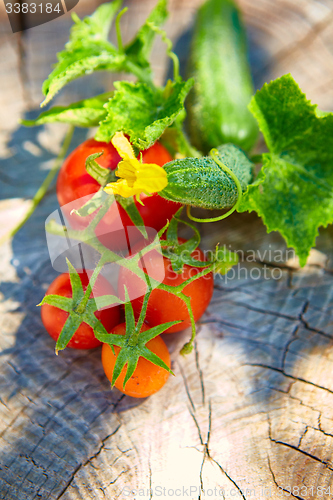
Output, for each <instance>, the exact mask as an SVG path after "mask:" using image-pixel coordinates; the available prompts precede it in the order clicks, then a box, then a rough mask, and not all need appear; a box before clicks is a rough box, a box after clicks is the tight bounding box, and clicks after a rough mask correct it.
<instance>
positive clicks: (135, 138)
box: [95, 77, 193, 149]
mask: <svg viewBox="0 0 333 500" xmlns="http://www.w3.org/2000/svg"><path fill="white" fill-rule="evenodd" d="M192 85H193V81H192V79H191V80H188V81H186V82H184V81H183V80H182V79H181V78H180V77H178V79H177V80H176V81H175V82H170V81H169V82H168V83H167V85H166V87H165V88H164V89H153V88H151V87H149V86H148V85H146V84H145V83H142V82H137V83H130V82H124V81H122V82H115V83H114V86H115V88H116V91H115V94H114V97H113V98H112V99H110V100H109V101H108V103H107V104H106V105H105V108H106V110H107V116H106V118H105V120H103V121H102V123H101V124H100V127H99V129H98V131H97V133H96V136H95V138H96V140H98V141H105V142H109V141H110V140H111V139H112V137H113V136H114V134H115V133H116V132H118V131H122V132H124V134H127V135H129V137H130V141H131V143H132V144H133V145H134V146H136V147H137V148H139V149H147V148H149V147H150V146H151V145H152V144H154V142H155V141H156V140H157V139H158V138H159V137H160V136H161V135H162V134H163V132H164V130H165V129H166V128H167V127H169V126H170V125H171V124H172V123H173V122H174V121H175V119H176V118H177V116H178V115H179V114H180V113H181V112H182V111H183V109H184V100H185V98H186V96H187V94H188V92H189V90H190V88H191V87H192Z"/></svg>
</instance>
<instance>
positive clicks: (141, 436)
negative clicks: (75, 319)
mask: <svg viewBox="0 0 333 500" xmlns="http://www.w3.org/2000/svg"><path fill="white" fill-rule="evenodd" d="M154 3H155V2H151V1H150V2H146V1H144V2H143V1H142V2H135V1H134V0H132V1H131V2H129V7H130V8H129V11H128V13H127V20H126V18H125V17H124V18H123V20H122V23H123V24H124V28H125V31H126V35H125V37H127V38H129V37H130V35H131V33H133V31H134V29H135V28H136V27H138V26H139V25H140V23H142V21H143V20H144V18H145V16H146V14H147V12H148V11H149V9H150V8H151V7H152V6H153V5H154ZM200 3H201V2H199V1H193V0H191V1H190V0H187V1H185V0H183V1H179V0H173V1H171V2H170V10H171V17H170V20H169V21H168V23H167V25H166V30H167V32H168V34H169V35H170V36H171V38H172V39H173V40H174V41H175V42H177V40H178V43H176V50H177V51H178V52H179V54H180V58H181V61H182V62H183V63H184V62H185V61H186V57H187V47H188V44H187V42H188V39H189V37H188V35H186V34H184V33H185V32H186V31H187V30H188V29H189V27H190V25H191V22H192V20H193V15H194V13H195V8H196V6H197V5H199V4H200ZM240 5H241V7H242V8H243V11H244V18H245V21H246V23H247V27H248V33H249V39H250V58H251V63H252V67H253V72H254V77H255V83H256V85H257V86H261V84H262V83H263V82H264V81H267V80H270V79H271V78H275V77H277V76H280V75H282V74H283V73H287V72H291V73H292V75H293V76H294V78H295V79H296V80H297V81H298V83H299V84H300V87H301V88H302V89H303V90H304V92H305V93H306V94H307V96H308V97H309V98H311V99H312V100H313V102H316V103H318V104H319V106H320V107H321V108H323V109H328V110H329V109H332V106H333V88H332V81H333V54H332V47H333V36H332V23H333V5H332V2H331V1H330V0H322V1H319V0H318V1H316V0H302V1H298V2H294V1H292V0H284V1H282V0H278V1H274V2H272V1H271V0H258V1H256V2H252V1H250V0H242V1H241V2H240ZM91 6H92V3H90V4H89V2H87V1H82V3H81V2H80V5H79V6H78V8H79V13H81V14H82V13H83V12H85V11H88V12H89V11H91V8H90V7H91ZM69 26H70V20H69V16H68V15H67V16H66V17H64V18H59V19H58V20H56V21H53V22H52V23H50V24H49V25H44V26H40V27H38V28H34V29H32V30H30V31H27V32H26V33H25V35H24V36H22V35H19V34H15V35H13V34H11V33H10V30H9V25H8V23H7V20H6V18H5V17H4V16H3V17H2V24H1V25H0V51H1V58H0V75H1V85H0V87H1V95H0V104H1V106H0V154H1V159H0V221H1V222H0V224H1V227H0V236H1V235H2V234H3V233H4V232H5V230H6V229H10V227H11V226H14V225H15V223H16V221H17V220H19V218H20V217H21V216H22V214H23V213H24V212H25V210H26V209H27V206H28V205H29V202H27V199H29V198H31V197H32V196H33V194H34V192H35V191H36V189H37V188H38V186H39V185H40V183H41V182H42V180H43V179H44V177H45V175H46V170H47V169H48V168H50V165H51V163H52V160H53V159H54V157H55V156H56V154H57V152H58V148H59V144H60V143H61V140H62V137H63V135H64V132H65V130H66V127H62V126H58V125H57V126H55V125H54V126H53V125H52V126H46V127H39V128H36V129H34V128H33V129H26V128H24V127H21V126H20V125H18V119H19V118H23V117H27V116H30V117H31V116H36V114H37V113H38V110H37V104H38V103H39V102H40V101H41V98H42V96H41V91H40V88H41V83H42V81H43V80H44V79H45V77H46V76H47V75H48V73H49V71H50V66H51V64H52V63H54V62H55V60H56V59H55V53H56V51H57V50H60V49H61V48H62V47H63V45H64V43H65V41H66V39H67V36H68V27H69ZM160 54H164V46H163V44H162V42H158V43H157V46H156V49H154V52H153V56H154V67H155V69H156V72H157V79H158V80H159V82H160V83H161V82H162V81H163V78H164V75H165V74H166V68H167V60H166V58H164V57H163V58H161V55H160ZM117 78H118V77H117V76H114V75H112V76H111V77H110V76H107V75H104V74H101V75H100V77H99V78H98V79H97V81H96V78H92V77H86V79H82V80H79V81H78V82H77V83H74V84H71V85H70V86H69V87H68V89H65V90H64V91H63V93H62V94H61V95H60V98H59V99H58V98H57V101H56V102H57V103H64V102H69V101H70V100H78V99H80V98H82V97H87V96H89V95H92V94H93V92H95V91H96V92H99V91H102V90H103V89H104V88H107V87H108V88H110V85H111V83H112V81H114V80H115V79H117ZM85 134H86V132H85V131H82V130H77V131H76V133H75V136H74V139H73V147H74V146H75V145H77V144H78V143H79V142H82V140H84V138H85ZM56 209H57V202H56V196H55V190H54V188H53V189H51V190H50V192H49V193H48V195H47V196H46V198H45V199H44V200H43V202H42V203H41V205H40V206H39V207H38V209H37V210H36V212H35V213H34V215H33V217H32V218H31V219H30V220H29V221H28V222H27V224H26V225H25V226H24V227H23V229H21V230H20V231H19V232H18V233H17V235H16V236H15V237H14V238H13V240H12V241H10V242H6V243H4V244H3V245H2V246H1V247H0V278H1V284H0V294H1V296H2V299H3V300H2V302H1V304H0V313H1V315H0V333H1V335H0V348H1V357H0V383H1V392H0V436H1V437H0V498H1V499H2V500H32V499H42V500H44V499H45V500H46V499H52V500H55V499H60V498H61V499H62V500H78V499H84V500H87V499H96V500H97V499H98V500H99V499H110V500H113V499H114V498H120V499H122V498H135V499H139V498H156V497H162V498H184V499H185V498H193V499H194V498H195V499H197V498H201V499H206V498H213V499H217V498H226V499H250V498H256V499H261V498H272V499H279V498H288V497H292V498H298V499H304V500H309V499H323V498H324V499H327V500H328V499H330V498H332V497H333V483H332V472H333V459H332V453H333V343H332V338H333V315H332V303H333V275H332V268H331V257H332V237H333V234H332V228H328V229H326V230H323V231H321V233H320V237H319V238H318V240H317V243H318V244H317V249H318V250H320V251H321V253H316V252H314V253H312V256H311V257H312V259H311V261H309V264H308V265H307V266H306V267H305V268H304V269H303V270H300V269H299V268H298V266H297V262H295V260H293V259H292V255H291V254H289V255H288V252H287V249H286V248H285V244H284V242H283V240H282V238H281V237H280V236H279V235H278V234H277V233H271V234H269V235H267V233H266V231H265V227H264V226H263V224H262V222H261V220H260V219H258V218H257V217H256V216H255V215H254V214H251V215H249V214H241V215H239V214H236V215H233V216H231V217H230V218H228V219H227V220H225V221H222V222H221V223H217V224H210V225H206V226H203V227H202V228H201V229H202V232H203V247H204V248H206V249H210V248H214V246H215V244H216V243H217V242H220V243H221V244H222V245H223V244H226V245H227V247H229V246H230V248H231V249H233V250H237V251H238V252H239V254H240V256H241V262H240V264H239V266H238V267H236V268H235V269H234V270H233V271H232V272H231V273H229V274H228V275H227V277H221V278H217V280H216V285H215V292H214V297H213V300H212V302H211V304H210V306H209V308H208V310H207V312H206V314H205V315H204V316H203V318H202V320H201V321H200V322H199V324H198V336H197V340H196V343H195V349H194V351H193V353H191V354H190V355H188V356H186V357H185V358H183V357H181V356H180V355H179V349H180V347H181V346H182V345H183V344H184V342H185V341H186V340H187V339H188V337H189V332H188V331H185V332H183V333H182V334H173V335H169V336H168V338H167V342H168V344H169V347H170V349H171V351H172V359H173V370H174V372H175V375H176V376H175V377H170V378H169V380H168V382H167V384H166V385H165V387H164V388H163V389H162V390H161V391H160V392H158V393H157V394H155V395H154V396H152V397H150V398H148V399H145V400H136V399H132V398H130V397H127V396H123V395H122V394H121V393H120V392H118V391H117V390H112V391H111V390H110V385H109V383H108V381H107V380H106V378H105V376H104V373H103V369H102V367H101V362H100V350H99V349H96V350H93V351H90V352H84V351H74V350H70V349H68V350H65V351H63V352H61V353H60V354H59V356H55V355H54V342H53V341H52V340H51V339H50V338H49V336H48V335H47V333H46V332H45V330H44V328H43V325H42V323H41V319H40V311H39V309H38V308H37V307H36V304H38V303H39V302H40V301H41V299H42V297H43V295H44V293H45V290H46V288H47V286H48V285H49V284H50V282H51V281H52V280H53V279H54V277H55V276H56V275H57V273H56V272H55V271H54V270H53V269H52V267H51V263H50V260H49V257H48V252H47V248H46V243H45V235H44V221H45V219H46V217H47V216H48V215H49V214H50V213H51V212H52V211H54V210H56Z"/></svg>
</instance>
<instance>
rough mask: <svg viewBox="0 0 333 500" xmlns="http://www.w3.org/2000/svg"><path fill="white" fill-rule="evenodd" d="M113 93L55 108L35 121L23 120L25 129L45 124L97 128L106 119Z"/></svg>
mask: <svg viewBox="0 0 333 500" xmlns="http://www.w3.org/2000/svg"><path fill="white" fill-rule="evenodd" d="M112 95H113V92H106V93H105V94H100V95H98V96H96V97H92V98H90V99H84V100H83V101H78V102H75V103H73V104H70V105H69V106H54V107H53V108H51V109H49V110H48V111H44V112H43V113H41V114H40V115H39V116H38V118H36V119H35V120H21V123H22V125H24V126H25V127H34V126H36V125H44V123H54V122H61V123H71V124H72V125H74V126H75V127H97V125H98V124H99V123H100V122H101V121H102V120H103V119H104V118H105V115H106V110H105V108H104V104H105V103H106V102H107V101H108V100H109V99H110V98H111V97H112Z"/></svg>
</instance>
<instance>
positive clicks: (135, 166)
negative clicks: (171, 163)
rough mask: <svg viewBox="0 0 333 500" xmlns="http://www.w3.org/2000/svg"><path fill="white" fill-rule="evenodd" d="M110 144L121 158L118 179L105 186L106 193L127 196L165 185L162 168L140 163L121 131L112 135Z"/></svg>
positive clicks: (165, 178) (162, 187) (158, 188)
mask: <svg viewBox="0 0 333 500" xmlns="http://www.w3.org/2000/svg"><path fill="white" fill-rule="evenodd" d="M112 144H113V145H114V147H115V148H116V149H117V151H118V153H119V155H120V156H121V157H122V158H123V160H122V161H121V162H119V164H118V168H117V171H116V175H117V176H118V177H120V179H119V180H118V181H117V182H111V183H110V184H108V185H107V186H105V191H106V192H107V193H113V194H119V195H120V196H123V197H124V198H128V197H129V196H138V195H139V194H141V193H145V194H151V193H157V192H158V191H161V190H162V189H164V188H165V187H166V186H167V184H168V179H167V174H166V171H165V170H164V168H163V167H160V166H159V165H156V164H155V163H141V162H140V161H139V160H138V159H137V158H135V156H134V152H133V149H132V146H131V144H130V142H129V141H128V140H127V139H126V137H125V136H124V134H123V133H122V132H117V133H116V134H115V135H114V136H113V139H112Z"/></svg>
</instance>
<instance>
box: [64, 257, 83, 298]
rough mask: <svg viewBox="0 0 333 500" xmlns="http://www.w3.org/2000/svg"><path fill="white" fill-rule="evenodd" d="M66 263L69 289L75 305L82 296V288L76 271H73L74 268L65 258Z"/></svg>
mask: <svg viewBox="0 0 333 500" xmlns="http://www.w3.org/2000/svg"><path fill="white" fill-rule="evenodd" d="M66 263H67V266H68V272H69V279H70V282H71V287H72V294H73V295H72V299H73V304H74V305H77V304H78V303H79V302H80V300H81V299H82V298H83V296H84V292H83V286H82V283H81V280H80V276H79V274H78V272H77V270H76V269H75V267H74V266H73V265H72V264H71V263H70V261H69V260H68V259H67V258H66Z"/></svg>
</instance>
